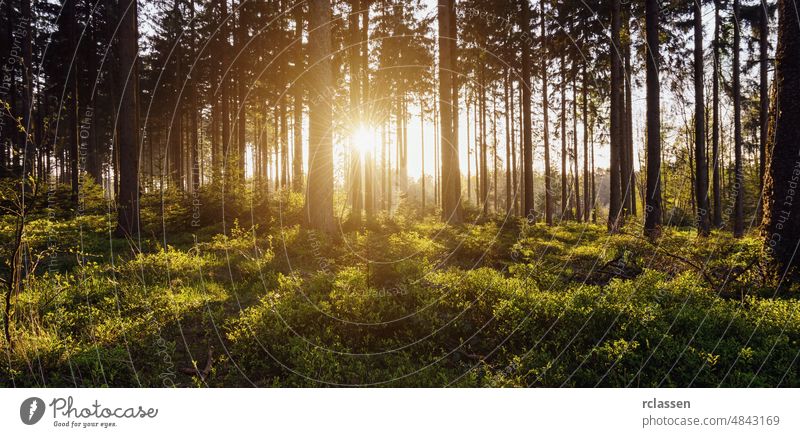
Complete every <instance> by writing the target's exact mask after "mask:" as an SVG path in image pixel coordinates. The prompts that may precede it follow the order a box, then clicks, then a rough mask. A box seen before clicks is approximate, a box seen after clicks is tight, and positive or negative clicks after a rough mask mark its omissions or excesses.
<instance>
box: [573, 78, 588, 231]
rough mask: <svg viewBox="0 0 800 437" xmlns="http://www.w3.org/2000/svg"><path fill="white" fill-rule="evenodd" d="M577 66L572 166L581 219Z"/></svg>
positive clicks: (574, 94) (579, 217) (576, 200)
mask: <svg viewBox="0 0 800 437" xmlns="http://www.w3.org/2000/svg"><path fill="white" fill-rule="evenodd" d="M577 72H578V70H577V68H573V76H572V151H573V153H574V154H573V155H572V167H573V170H572V171H573V175H574V178H575V220H577V221H581V220H582V218H583V212H582V211H581V184H580V174H581V173H580V171H578V91H577V87H576V86H575V82H576V81H577V74H578V73H577ZM585 194H586V193H585V192H584V195H585Z"/></svg>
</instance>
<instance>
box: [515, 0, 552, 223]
mask: <svg viewBox="0 0 800 437" xmlns="http://www.w3.org/2000/svg"><path fill="white" fill-rule="evenodd" d="M523 4H524V7H523V17H524V20H525V21H526V22H527V16H528V2H527V1H525V2H523ZM539 5H540V7H541V14H540V15H541V16H540V17H539V19H540V24H541V35H540V37H541V44H542V53H541V57H540V59H539V61H540V64H539V68H540V74H541V75H542V111H543V120H542V131H543V135H544V217H545V223H546V224H547V225H548V226H552V225H553V190H552V186H551V183H552V181H551V177H550V120H549V118H548V109H549V103H548V101H547V99H548V89H547V57H548V52H547V36H546V35H547V33H546V32H547V22H546V20H547V17H546V15H545V11H544V5H545V2H544V0H541V1H540V2H539ZM525 26H526V27H525V28H523V33H524V34H528V33H530V32H529V31H528V25H527V24H525ZM524 47H525V45H523V53H524V50H525V49H524ZM522 58H523V59H522V62H523V80H526V81H527V82H526V83H525V86H524V87H523V92H522V99H523V104H522V105H523V106H522V108H523V112H524V114H525V115H524V118H523V122H524V124H523V129H524V131H525V145H524V152H523V153H524V154H525V155H524V165H525V205H526V206H525V211H524V212H525V214H526V215H528V217H529V219H528V220H531V218H535V217H536V212H535V211H534V209H533V145H532V143H531V142H532V138H531V121H530V120H531V109H530V103H529V102H530V98H531V87H530V80H529V79H528V77H529V76H530V73H528V74H524V73H525V66H526V65H528V62H529V60H528V59H527V58H526V57H525V56H524V55H523V57H522ZM528 198H530V208H529V207H528Z"/></svg>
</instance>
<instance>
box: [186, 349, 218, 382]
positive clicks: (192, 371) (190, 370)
mask: <svg viewBox="0 0 800 437" xmlns="http://www.w3.org/2000/svg"><path fill="white" fill-rule="evenodd" d="M213 364H214V347H213V346H209V348H208V359H207V361H206V366H205V367H204V368H203V370H200V369H198V368H197V363H193V365H194V367H183V368H181V369H178V371H180V372H181V373H183V374H184V375H189V376H196V377H198V378H200V380H201V381H205V380H206V378H207V377H208V375H209V374H210V373H211V366H212V365H213Z"/></svg>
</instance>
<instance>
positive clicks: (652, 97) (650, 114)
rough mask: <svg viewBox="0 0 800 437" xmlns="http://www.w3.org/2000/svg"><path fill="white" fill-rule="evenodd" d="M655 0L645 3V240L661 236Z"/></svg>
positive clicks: (659, 115)
mask: <svg viewBox="0 0 800 437" xmlns="http://www.w3.org/2000/svg"><path fill="white" fill-rule="evenodd" d="M658 14H659V7H658V0H647V1H646V2H645V33H646V38H647V46H646V48H647V52H646V56H645V67H646V75H647V115H646V116H647V188H646V192H645V208H644V233H645V235H646V236H647V237H649V238H657V237H658V236H659V235H661V181H660V175H661V85H660V83H659V71H658V69H659V65H660V63H661V59H660V56H661V53H660V52H659V35H658V33H659V23H658V21H659V20H658Z"/></svg>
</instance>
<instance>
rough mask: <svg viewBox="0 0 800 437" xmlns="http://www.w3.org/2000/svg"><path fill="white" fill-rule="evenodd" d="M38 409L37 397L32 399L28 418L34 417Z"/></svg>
mask: <svg viewBox="0 0 800 437" xmlns="http://www.w3.org/2000/svg"><path fill="white" fill-rule="evenodd" d="M38 409H39V401H37V400H36V399H31V406H30V411H29V412H28V420H31V419H32V418H33V415H34V413H36V410H38Z"/></svg>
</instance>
